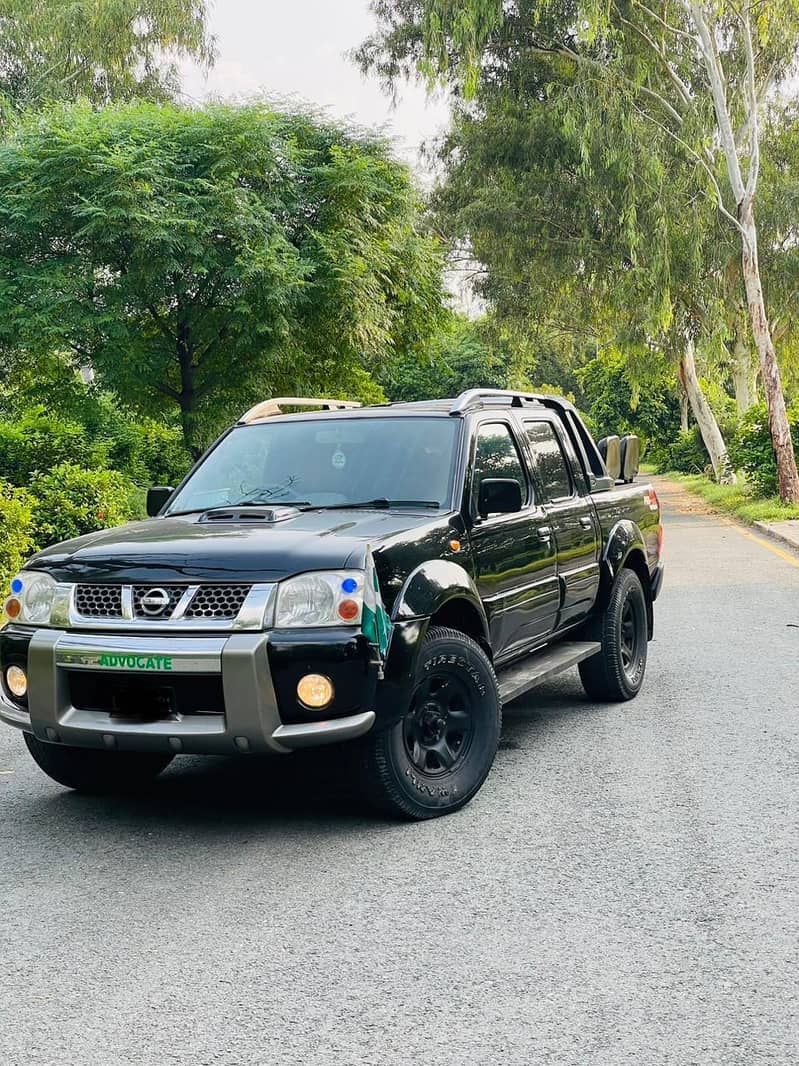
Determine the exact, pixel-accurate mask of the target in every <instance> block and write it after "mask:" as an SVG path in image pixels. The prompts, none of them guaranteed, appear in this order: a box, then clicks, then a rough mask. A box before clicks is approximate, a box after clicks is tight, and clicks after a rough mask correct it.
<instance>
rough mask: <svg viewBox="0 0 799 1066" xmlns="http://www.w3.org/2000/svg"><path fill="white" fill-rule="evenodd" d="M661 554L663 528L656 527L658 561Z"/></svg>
mask: <svg viewBox="0 0 799 1066" xmlns="http://www.w3.org/2000/svg"><path fill="white" fill-rule="evenodd" d="M662 554H663V526H658V559H659V558H660V557H661V555H662Z"/></svg>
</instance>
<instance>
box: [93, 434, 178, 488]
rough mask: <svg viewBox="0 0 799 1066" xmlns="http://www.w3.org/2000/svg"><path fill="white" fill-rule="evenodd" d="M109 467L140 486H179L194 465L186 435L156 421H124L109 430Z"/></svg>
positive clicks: (107, 438)
mask: <svg viewBox="0 0 799 1066" xmlns="http://www.w3.org/2000/svg"><path fill="white" fill-rule="evenodd" d="M105 446H106V449H107V454H108V464H109V466H112V467H113V468H114V469H115V470H121V471H123V472H124V473H125V474H126V475H127V476H128V477H129V478H130V479H131V480H132V481H135V482H136V484H137V485H141V486H144V487H147V486H150V485H177V484H178V483H179V482H180V481H182V479H183V477H184V475H185V474H186V472H187V471H188V469H189V467H190V466H191V464H192V458H191V456H190V455H189V453H188V451H187V450H186V446H185V444H184V442H183V434H182V433H181V431H180V430H179V429H177V428H175V427H173V426H167V425H163V423H161V422H156V421H155V420H154V419H151V418H145V419H142V420H141V421H140V422H128V421H120V422H118V423H117V424H116V425H115V426H113V427H111V428H110V429H109V430H108V431H107V435H106V438H105Z"/></svg>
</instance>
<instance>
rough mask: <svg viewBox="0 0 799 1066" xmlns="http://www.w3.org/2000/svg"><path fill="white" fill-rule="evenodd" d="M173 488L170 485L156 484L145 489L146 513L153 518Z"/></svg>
mask: <svg viewBox="0 0 799 1066" xmlns="http://www.w3.org/2000/svg"><path fill="white" fill-rule="evenodd" d="M174 491H175V490H174V489H173V488H172V486H171V485H158V486H156V488H154V489H148V490H147V514H148V515H149V517H150V518H155V516H156V515H157V514H158V512H159V511H160V510H161V508H162V507H163V506H164V504H165V503H166V501H167V500H168V499H169V497H170V496H171V495H172V493H173V492H174Z"/></svg>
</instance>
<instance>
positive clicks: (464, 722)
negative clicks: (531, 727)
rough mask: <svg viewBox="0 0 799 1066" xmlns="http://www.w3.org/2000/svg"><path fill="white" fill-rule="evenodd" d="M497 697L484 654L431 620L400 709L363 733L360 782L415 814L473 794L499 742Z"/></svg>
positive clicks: (437, 811)
mask: <svg viewBox="0 0 799 1066" xmlns="http://www.w3.org/2000/svg"><path fill="white" fill-rule="evenodd" d="M501 729H502V703H501V701H500V696H499V687H498V685H497V679H496V676H495V674H494V670H493V667H492V666H491V662H490V661H489V659H488V656H487V655H486V654H485V652H484V651H483V650H482V648H481V647H480V646H479V645H478V644H477V643H476V642H475V641H473V640H472V639H471V638H470V637H467V636H465V635H464V634H463V633H460V632H458V631H457V630H454V629H443V628H433V629H431V630H430V632H429V633H428V635H427V637H426V639H425V642H424V645H423V647H422V650H421V654H420V656H419V664H418V667H417V672H416V678H415V683H414V689H413V695H412V697H411V702H410V706H409V708H408V711H407V713H406V714H405V717H404V718H403V719H402V720H401V721H399V722H397V723H396V725H394V726H393V727H392V728H391V729H388V730H384V731H383V732H380V733H377V734H375V735H374V736H370V737H367V738H366V741H365V752H364V754H365V758H364V764H363V766H362V770H361V773H362V777H361V781H362V785H363V787H364V790H365V792H366V794H367V798H368V799H369V800H370V801H371V802H372V804H373V805H375V806H377V807H378V808H379V809H381V810H383V811H385V812H387V813H389V814H392V815H395V816H400V817H403V818H411V819H415V820H421V819H425V818H435V817H437V816H439V815H442V814H450V813H452V812H453V811H456V810H458V809H459V808H460V807H463V806H464V805H465V804H466V803H468V802H469V800H470V799H471V798H472V797H473V796H474V795H475V793H476V792H477V791H478V789H479V788H480V786H481V785H482V784H483V782H484V781H485V779H486V777H487V776H488V772H489V770H490V769H491V766H492V763H493V762H494V757H495V755H496V753H497V747H498V745H499V735H500V731H501Z"/></svg>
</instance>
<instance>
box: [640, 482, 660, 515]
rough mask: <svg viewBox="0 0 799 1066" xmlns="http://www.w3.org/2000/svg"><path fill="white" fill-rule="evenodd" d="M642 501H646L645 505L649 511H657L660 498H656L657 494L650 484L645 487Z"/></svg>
mask: <svg viewBox="0 0 799 1066" xmlns="http://www.w3.org/2000/svg"><path fill="white" fill-rule="evenodd" d="M644 501H645V502H646V505H647V507H648V508H649V510H650V511H655V512H657V511H659V510H660V500H659V499H658V494H657V493H656V492H655V490H654V489H653V488H652V486H651V485H650V486H649V488H648V489H647V492H646V495H645V496H644Z"/></svg>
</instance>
